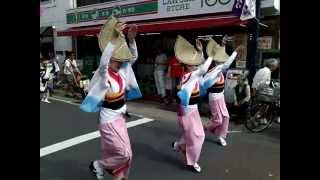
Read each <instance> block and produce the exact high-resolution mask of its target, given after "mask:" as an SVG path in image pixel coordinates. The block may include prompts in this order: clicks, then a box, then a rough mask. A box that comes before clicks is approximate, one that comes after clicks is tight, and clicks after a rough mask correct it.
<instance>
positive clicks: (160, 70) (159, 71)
mask: <svg viewBox="0 0 320 180" xmlns="http://www.w3.org/2000/svg"><path fill="white" fill-rule="evenodd" d="M154 63H155V65H154V80H155V84H156V88H157V92H158V95H160V96H161V100H162V101H163V100H164V97H165V96H166V90H165V78H166V73H165V72H166V71H167V68H168V57H167V55H166V54H165V53H164V52H163V51H162V49H161V48H159V50H158V55H157V57H156V59H155V62H154Z"/></svg>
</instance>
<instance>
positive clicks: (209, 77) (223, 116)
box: [202, 37, 243, 146]
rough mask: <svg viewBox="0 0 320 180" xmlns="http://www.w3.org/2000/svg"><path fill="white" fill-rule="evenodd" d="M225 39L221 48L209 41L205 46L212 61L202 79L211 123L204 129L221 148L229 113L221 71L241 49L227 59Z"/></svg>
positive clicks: (224, 144) (226, 129)
mask: <svg viewBox="0 0 320 180" xmlns="http://www.w3.org/2000/svg"><path fill="white" fill-rule="evenodd" d="M225 39H226V37H224V38H223V43H222V46H220V45H219V44H218V43H216V42H215V41H214V40H213V39H210V41H209V43H208V45H207V54H208V56H209V57H211V58H212V59H213V62H212V64H211V65H210V68H209V71H208V72H207V73H206V75H205V76H204V78H203V85H202V92H207V91H208V92H209V105H210V110H211V115H212V117H211V120H210V121H211V122H210V123H209V124H206V125H204V129H205V130H208V131H210V132H212V133H214V134H215V135H217V140H218V142H219V143H220V144H221V145H222V146H226V145H227V142H226V140H225V139H226V137H227V132H228V126H229V113H228V110H227V107H226V103H225V100H224V76H223V74H222V71H223V70H225V69H227V68H229V67H230V65H231V64H232V62H233V61H234V59H235V58H236V56H237V52H239V51H240V49H241V50H242V49H243V47H242V46H239V47H237V49H236V50H235V51H234V52H233V53H232V55H231V56H230V57H229V56H228V55H227V54H226V52H225V46H224V42H225Z"/></svg>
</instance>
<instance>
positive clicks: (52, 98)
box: [49, 97, 80, 106]
mask: <svg viewBox="0 0 320 180" xmlns="http://www.w3.org/2000/svg"><path fill="white" fill-rule="evenodd" d="M49 99H50V100H55V101H60V102H64V103H67V104H72V105H75V106H80V104H79V103H74V102H72V101H67V100H63V99H58V98H54V97H49Z"/></svg>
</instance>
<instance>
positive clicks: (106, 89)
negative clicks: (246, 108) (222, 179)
mask: <svg viewBox="0 0 320 180" xmlns="http://www.w3.org/2000/svg"><path fill="white" fill-rule="evenodd" d="M126 26H127V25H126V24H125V23H123V22H120V21H119V20H118V19H116V18H115V17H110V18H109V19H108V20H107V22H106V24H105V25H104V26H103V27H102V29H101V31H100V34H99V36H98V39H99V46H100V49H101V50H102V52H103V53H102V56H101V59H100V64H99V67H98V69H97V71H95V74H94V76H93V78H92V79H91V81H90V84H89V88H88V89H89V91H88V94H87V96H86V98H85V99H84V101H83V102H82V104H81V106H80V109H81V110H82V111H85V112H100V116H99V126H98V127H99V131H100V134H101V150H102V158H101V159H100V160H94V161H92V162H91V163H90V166H89V168H90V170H91V172H92V173H93V174H94V176H95V177H96V178H97V179H99V180H101V179H103V177H104V173H105V172H108V173H110V174H111V175H112V177H113V179H114V180H127V179H128V175H129V170H130V166H131V162H132V150H131V145H130V139H129V136H128V132H127V127H126V122H125V119H124V117H123V114H125V113H126V100H132V99H137V98H140V97H142V94H141V92H140V90H139V86H138V83H137V81H136V78H135V75H134V72H133V70H132V64H133V63H134V62H135V61H136V60H137V58H138V51H137V45H136V42H135V37H136V35H137V26H136V25H128V32H127V39H128V43H127V41H126V37H125V35H124V33H123V30H124V29H125V28H126ZM224 43H225V42H223V43H222V45H219V44H218V43H217V42H215V41H214V40H213V39H210V40H209V42H208V44H207V48H206V53H207V56H208V58H207V59H204V53H203V46H202V44H201V42H200V40H198V39H197V40H196V48H195V47H194V46H193V45H192V44H190V43H189V42H188V41H187V40H186V39H184V38H183V37H182V36H178V38H177V40H176V43H175V46H174V51H175V55H176V57H177V59H178V60H179V62H180V63H181V64H182V66H183V69H184V73H183V77H182V78H181V81H180V84H179V85H178V87H177V89H178V91H177V96H176V98H177V104H178V105H177V117H178V124H179V127H180V129H181V136H180V138H179V139H178V140H177V141H174V142H173V143H172V148H173V150H175V151H177V152H179V153H181V154H182V155H183V159H184V161H185V165H186V167H188V168H190V169H191V170H193V171H195V172H201V167H200V165H199V164H198V161H199V157H200V153H201V149H202V145H203V142H204V139H205V132H204V131H205V130H206V131H209V132H212V133H214V134H216V135H217V140H218V141H219V142H220V143H221V145H223V146H225V145H227V143H226V136H227V130H228V125H229V114H228V111H227V108H226V104H225V101H224V93H223V89H224V77H223V74H222V71H223V70H225V69H227V68H229V66H230V65H231V63H232V62H233V61H234V59H235V58H236V56H237V52H239V50H240V48H242V47H238V48H237V49H236V50H235V51H234V52H233V53H232V55H231V56H228V55H227V54H226V52H225V46H224ZM206 93H209V104H210V109H211V113H212V118H211V121H210V123H208V124H203V123H202V122H201V117H200V114H199V111H198V105H197V104H198V102H199V101H200V97H201V96H202V95H203V94H206Z"/></svg>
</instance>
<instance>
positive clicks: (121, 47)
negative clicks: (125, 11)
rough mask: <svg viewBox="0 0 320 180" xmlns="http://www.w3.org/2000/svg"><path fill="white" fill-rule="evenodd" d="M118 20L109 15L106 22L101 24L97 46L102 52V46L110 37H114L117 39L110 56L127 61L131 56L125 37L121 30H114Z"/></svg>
mask: <svg viewBox="0 0 320 180" xmlns="http://www.w3.org/2000/svg"><path fill="white" fill-rule="evenodd" d="M119 22H120V21H119V20H118V19H116V18H115V17H113V16H111V17H110V18H109V19H108V20H107V22H106V23H105V24H104V25H103V27H102V28H101V30H100V33H99V35H98V41H99V47H100V50H101V51H102V52H103V51H104V48H105V47H106V46H107V44H108V43H109V42H110V41H111V39H112V38H114V37H116V38H117V41H116V44H115V47H114V50H113V52H112V57H113V58H115V59H116V60H117V61H120V62H124V61H129V60H131V59H132V58H133V56H132V54H131V51H130V49H129V47H128V45H127V42H126V39H125V37H124V35H123V33H122V32H118V31H117V30H116V25H117V23H119Z"/></svg>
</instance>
